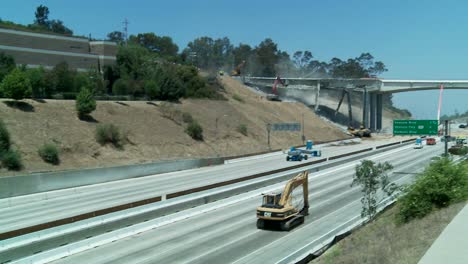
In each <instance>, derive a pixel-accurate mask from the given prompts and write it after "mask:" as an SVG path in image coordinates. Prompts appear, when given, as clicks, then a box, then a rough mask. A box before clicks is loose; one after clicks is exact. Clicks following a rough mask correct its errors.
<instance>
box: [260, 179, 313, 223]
mask: <svg viewBox="0 0 468 264" xmlns="http://www.w3.org/2000/svg"><path fill="white" fill-rule="evenodd" d="M308 178H309V172H308V171H304V172H302V173H300V174H298V175H296V176H295V177H294V178H292V179H291V180H289V181H288V182H287V183H286V186H285V187H284V190H283V192H282V193H278V194H276V193H271V194H264V195H263V204H262V206H259V207H257V228H259V229H265V228H266V227H268V226H270V225H271V226H274V225H278V224H279V226H280V228H281V230H283V231H289V230H291V229H292V228H293V227H295V226H297V225H300V224H302V223H304V217H305V216H306V215H308V214H309V198H308V197H309V189H308V185H309V182H308ZM301 185H302V192H303V201H302V208H300V207H301V206H300V204H293V203H294V202H295V198H294V197H293V191H294V190H295V189H296V188H297V187H299V186H301Z"/></svg>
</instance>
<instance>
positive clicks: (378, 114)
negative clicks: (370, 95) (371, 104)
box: [376, 94, 383, 131]
mask: <svg viewBox="0 0 468 264" xmlns="http://www.w3.org/2000/svg"><path fill="white" fill-rule="evenodd" d="M376 99H377V101H376V104H377V105H376V108H377V111H376V118H377V124H376V125H377V127H376V128H377V130H378V131H380V130H382V114H383V111H382V109H383V99H382V94H377V96H376Z"/></svg>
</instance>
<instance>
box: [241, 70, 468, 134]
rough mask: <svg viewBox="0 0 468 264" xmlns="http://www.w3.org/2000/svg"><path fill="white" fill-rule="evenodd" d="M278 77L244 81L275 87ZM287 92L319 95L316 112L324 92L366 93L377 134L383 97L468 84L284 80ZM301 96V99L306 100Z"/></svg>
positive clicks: (366, 120) (368, 117) (365, 113)
mask: <svg viewBox="0 0 468 264" xmlns="http://www.w3.org/2000/svg"><path fill="white" fill-rule="evenodd" d="M275 79H276V78H274V77H247V76H246V77H243V80H244V82H245V83H247V84H250V85H254V86H263V87H271V86H272V85H273V82H274V80H275ZM281 79H282V80H283V81H284V82H285V83H286V84H287V88H283V89H287V90H289V91H290V90H294V91H295V92H296V94H297V93H299V94H302V95H303V96H305V95H310V94H314V95H315V104H314V105H315V111H317V110H318V106H319V104H320V99H319V98H320V90H321V89H336V90H343V89H345V90H348V91H355V92H361V93H362V123H363V124H364V126H366V127H369V128H370V129H371V130H373V131H379V130H381V129H382V113H383V97H382V95H383V94H386V93H400V92H409V91H422V90H438V89H440V87H441V86H443V88H444V89H468V80H391V79H389V80H386V79H378V78H360V79H342V78H281ZM303 96H299V98H298V99H301V98H303Z"/></svg>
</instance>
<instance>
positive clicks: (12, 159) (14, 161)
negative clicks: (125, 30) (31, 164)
mask: <svg viewBox="0 0 468 264" xmlns="http://www.w3.org/2000/svg"><path fill="white" fill-rule="evenodd" d="M2 165H3V167H5V168H7V169H8V170H16V171H18V170H21V169H22V168H23V163H22V161H21V155H20V153H19V152H18V151H16V150H12V149H10V150H8V151H7V152H5V153H3V154H2Z"/></svg>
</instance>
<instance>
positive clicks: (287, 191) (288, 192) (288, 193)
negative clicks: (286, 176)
mask: <svg viewBox="0 0 468 264" xmlns="http://www.w3.org/2000/svg"><path fill="white" fill-rule="evenodd" d="M308 180H309V172H308V171H304V172H302V173H300V174H298V175H297V176H296V177H294V178H292V179H291V180H290V181H289V182H288V183H287V184H286V186H285V187H284V191H283V193H282V195H281V199H280V201H279V203H278V204H279V205H281V206H286V205H287V204H288V203H291V199H292V192H293V190H294V189H296V188H297V187H299V186H301V185H302V188H303V195H304V208H302V209H300V212H301V213H302V214H303V215H308V214H309V181H308Z"/></svg>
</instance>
